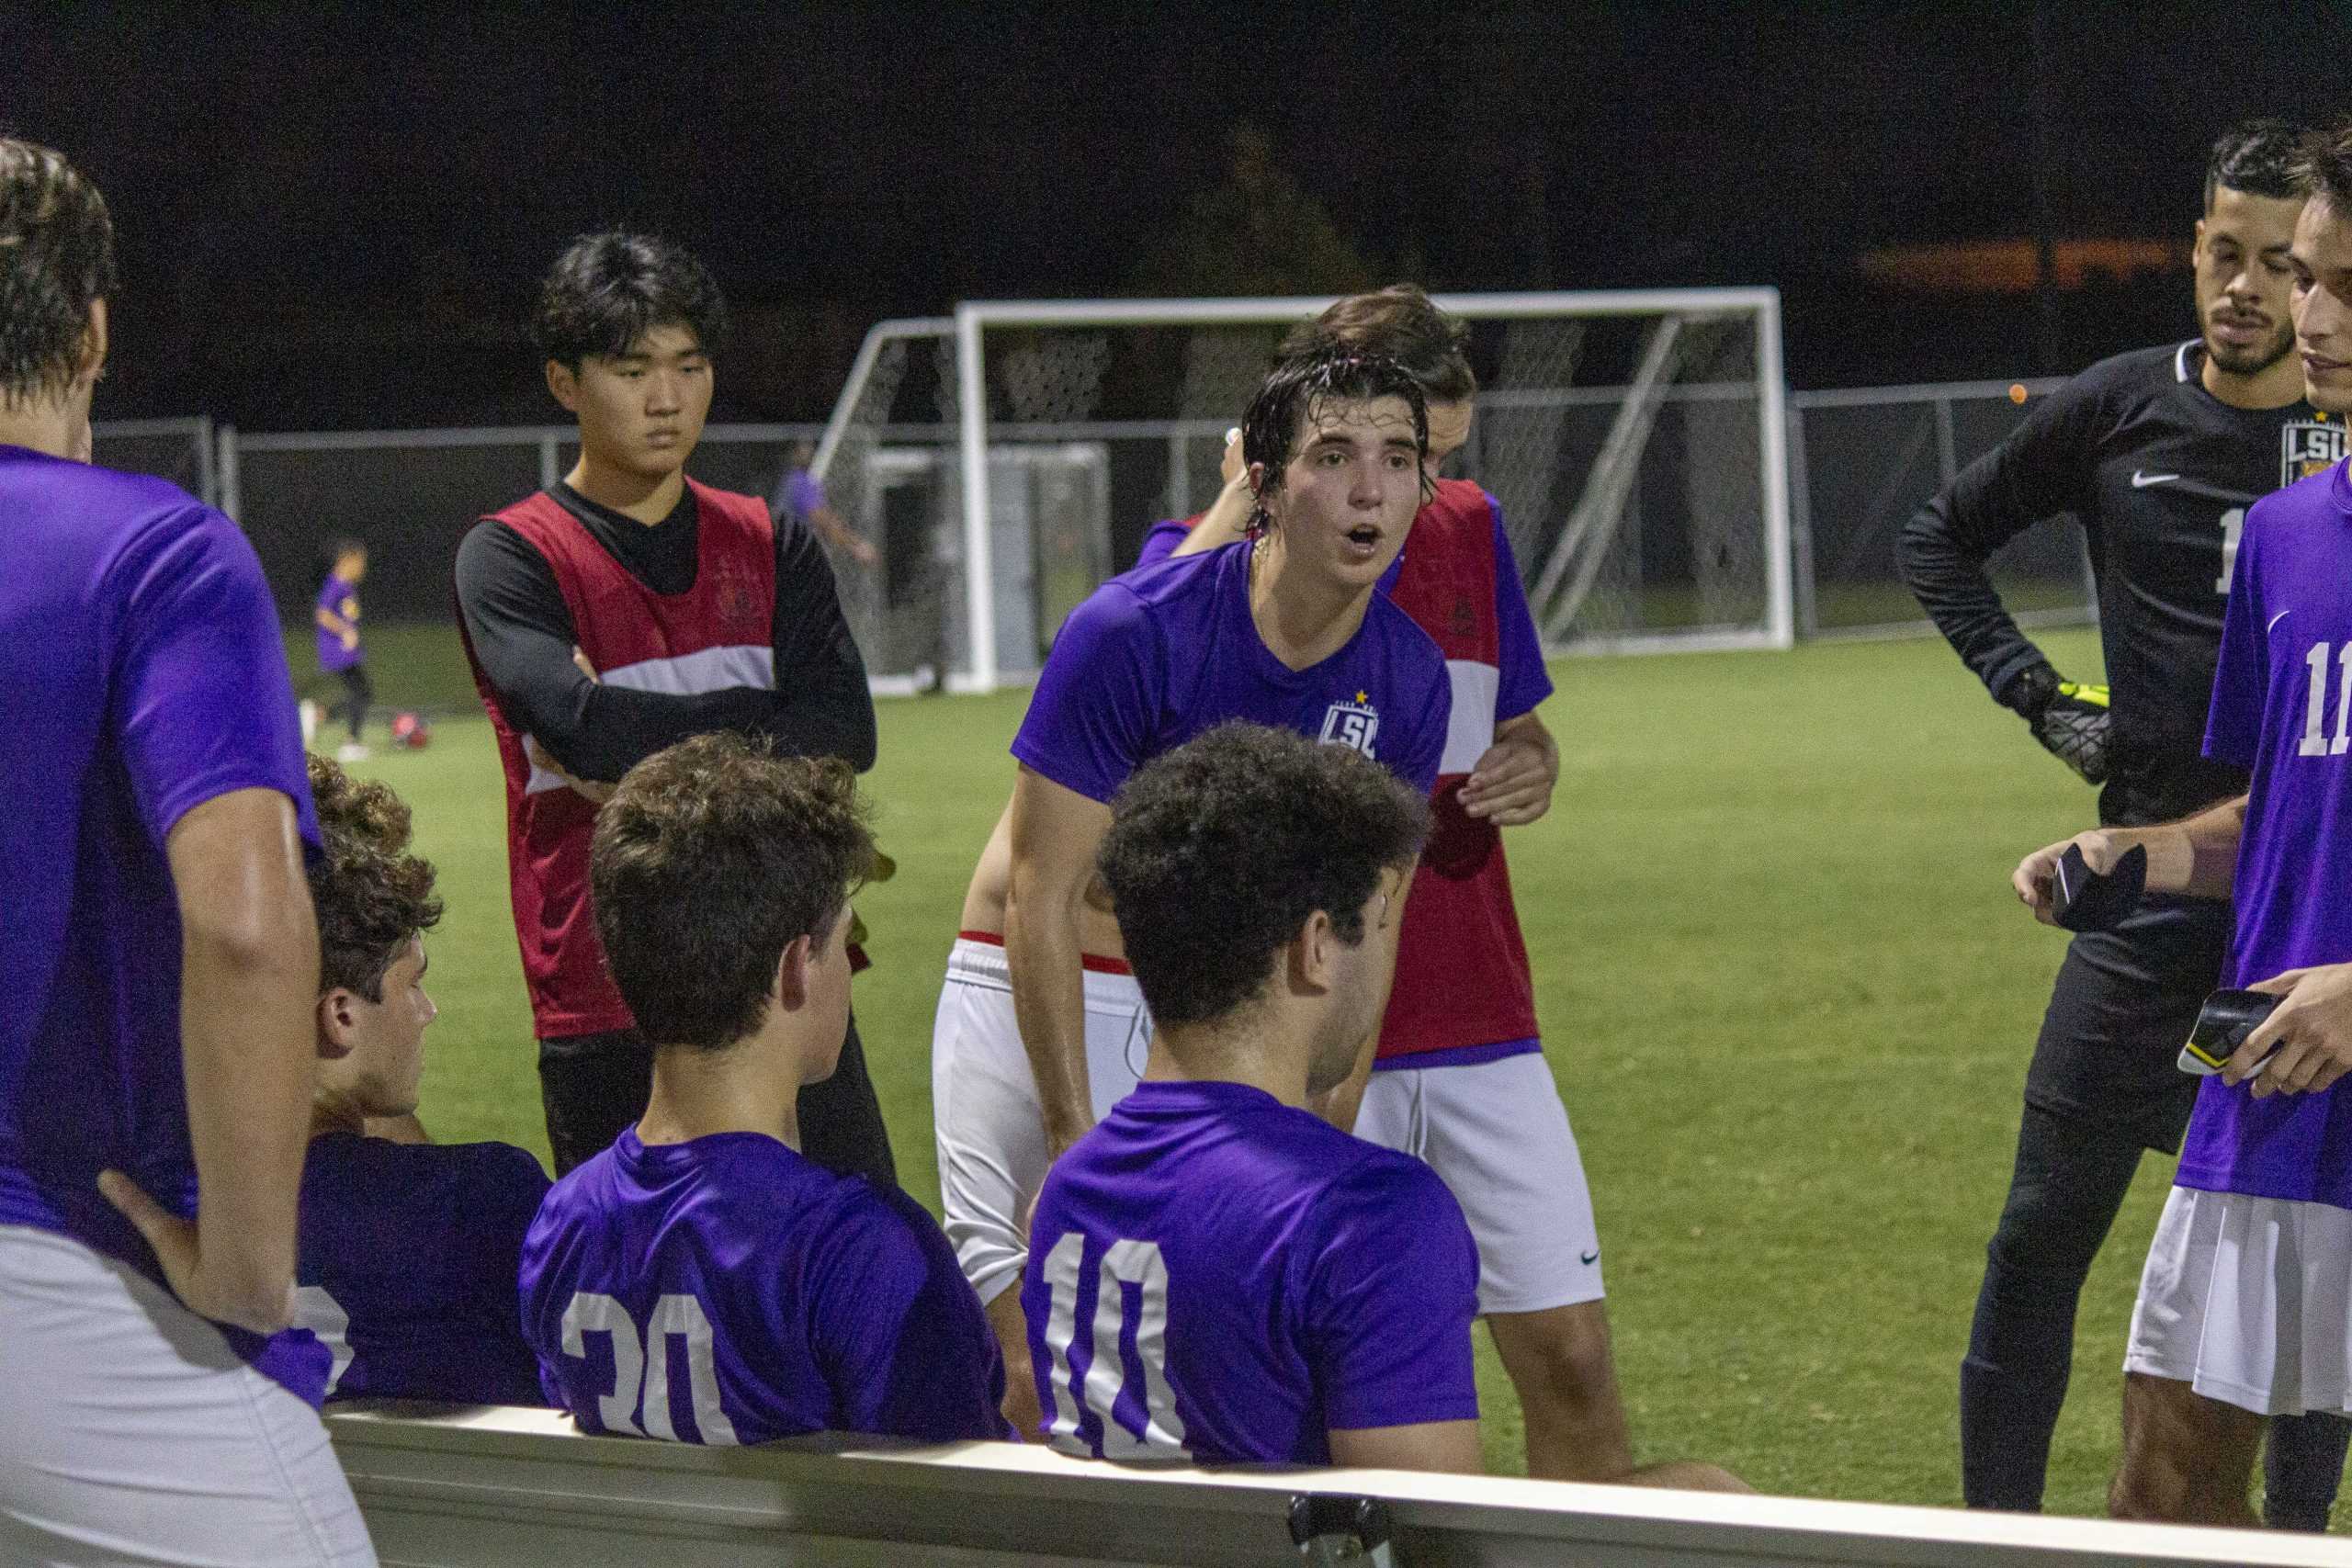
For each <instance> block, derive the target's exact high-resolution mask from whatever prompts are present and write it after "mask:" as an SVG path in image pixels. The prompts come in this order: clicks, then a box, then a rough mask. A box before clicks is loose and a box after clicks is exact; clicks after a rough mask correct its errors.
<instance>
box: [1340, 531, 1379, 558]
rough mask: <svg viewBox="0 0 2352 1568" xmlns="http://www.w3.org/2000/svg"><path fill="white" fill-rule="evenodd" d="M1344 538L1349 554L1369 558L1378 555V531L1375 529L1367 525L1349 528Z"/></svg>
mask: <svg viewBox="0 0 2352 1568" xmlns="http://www.w3.org/2000/svg"><path fill="white" fill-rule="evenodd" d="M1346 537H1347V541H1348V546H1349V550H1350V553H1351V554H1353V555H1356V556H1359V557H1369V556H1375V555H1378V554H1379V553H1380V530H1379V529H1377V528H1374V527H1371V526H1369V525H1367V526H1363V527H1358V528H1351V529H1349V530H1348V532H1347V536H1346Z"/></svg>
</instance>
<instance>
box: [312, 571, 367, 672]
mask: <svg viewBox="0 0 2352 1568" xmlns="http://www.w3.org/2000/svg"><path fill="white" fill-rule="evenodd" d="M319 608H320V609H322V610H324V611H325V612H326V613H327V614H328V615H334V616H338V617H340V618H341V619H342V620H344V621H345V622H346V623H347V624H349V626H351V629H352V630H354V631H357V630H358V629H359V585H358V584H357V583H356V582H350V581H345V579H343V578H340V577H336V576H334V574H332V573H330V574H328V577H327V580H326V581H325V582H324V583H323V584H322V585H321V586H320V588H319ZM311 618H312V619H313V620H315V619H317V617H316V616H312V617H311ZM318 633H319V668H320V669H321V670H323V671H326V672H327V673H328V674H330V675H334V674H339V673H341V672H342V671H345V670H348V669H350V668H351V667H352V666H353V665H355V664H356V663H358V662H359V659H360V652H359V649H358V648H357V647H356V646H354V647H351V648H345V647H344V646H343V638H342V637H339V636H337V635H336V634H335V633H334V632H331V631H329V630H327V628H326V627H324V626H321V627H319V628H318Z"/></svg>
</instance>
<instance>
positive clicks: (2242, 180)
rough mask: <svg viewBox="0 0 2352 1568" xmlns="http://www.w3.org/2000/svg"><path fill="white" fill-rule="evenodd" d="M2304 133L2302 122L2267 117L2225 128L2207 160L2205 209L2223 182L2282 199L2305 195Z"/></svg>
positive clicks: (2240, 122) (2234, 188)
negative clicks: (2300, 176) (2300, 159)
mask: <svg viewBox="0 0 2352 1568" xmlns="http://www.w3.org/2000/svg"><path fill="white" fill-rule="evenodd" d="M2304 134H2305V133H2304V131H2303V130H2302V128H2301V126H2295V125H2290V124H2288V123H2287V122H2286V121H2285V120H2283V119H2273V118H2267V117H2264V118H2256V119H2242V120H2240V121H2238V123H2237V124H2235V125H2233V126H2232V127H2230V128H2229V130H2225V131H2223V132H2222V134H2221V136H2220V138H2219V139H2218V140H2216V141H2214V143H2213V152H2212V155H2211V157H2209V158H2207V159H2206V160H2205V210H2206V211H2208V212H2211V211H2212V210H2213V195H2214V193H2215V192H2216V191H2218V190H2219V189H2221V187H2222V186H2229V188H2230V189H2232V190H2240V191H2244V192H2245V194H2246V195H2248V196H2267V197H2272V198H2274V199H2280V200H2283V199H2286V198H2289V197H2296V196H2300V195H2301V194H2302V187H2301V186H2300V185H2299V184H2298V183H2297V181H2296V177H2295V164H2296V155H2297V152H2298V150H2299V147H2300V144H2301V141H2302V139H2303V136H2304Z"/></svg>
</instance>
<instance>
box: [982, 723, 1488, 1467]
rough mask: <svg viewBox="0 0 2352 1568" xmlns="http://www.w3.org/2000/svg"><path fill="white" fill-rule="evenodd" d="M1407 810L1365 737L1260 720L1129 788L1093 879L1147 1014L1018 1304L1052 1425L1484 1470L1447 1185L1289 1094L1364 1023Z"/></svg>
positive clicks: (1133, 1450) (1344, 1056)
mask: <svg viewBox="0 0 2352 1568" xmlns="http://www.w3.org/2000/svg"><path fill="white" fill-rule="evenodd" d="M1428 826H1429V811H1428V808H1427V807H1426V806H1425V805H1424V804H1423V802H1422V800H1421V798H1420V796H1419V792H1418V791H1415V790H1412V789H1409V788H1408V787H1407V786H1405V785H1404V784H1400V783H1399V782H1398V781H1397V779H1396V777H1395V776H1394V775H1392V774H1390V773H1386V772H1385V771H1383V770H1382V769H1381V768H1379V767H1378V766H1377V765H1375V764H1374V763H1373V762H1371V761H1369V760H1367V759H1366V758H1364V757H1362V756H1360V755H1351V754H1349V750H1348V749H1347V748H1342V747H1324V746H1316V745H1313V744H1310V743H1309V742H1308V741H1307V740H1306V739H1305V738H1304V737H1301V736H1298V735H1295V734H1290V733H1286V732H1284V731H1282V730H1277V729H1272V728H1266V727H1264V726H1261V725H1252V724H1227V725H1221V726H1219V727H1217V728H1215V729H1212V730H1210V731H1209V732H1208V733H1207V734H1205V735H1203V736H1201V737H1199V738H1197V739H1193V740H1191V741H1188V742H1187V743H1185V744H1184V745H1182V746H1180V747H1178V748H1177V749H1176V750H1173V751H1170V752H1168V753H1166V754H1164V755H1162V756H1160V757H1158V758H1155V759H1154V760H1152V761H1148V762H1147V763H1145V764H1144V765H1143V766H1142V767H1140V768H1139V769H1137V770H1136V773H1135V774H1134V775H1133V776H1132V777H1131V778H1129V779H1128V780H1127V781H1126V783H1125V784H1124V785H1123V786H1122V787H1121V789H1120V791H1119V793H1118V795H1117V797H1116V799H1115V800H1114V803H1113V815H1112V820H1111V826H1110V830H1109V831H1108V832H1107V833H1106V834H1105V835H1104V836H1103V840H1102V851H1101V866H1102V874H1103V881H1104V883H1105V884H1106V885H1107V886H1108V887H1109V889H1110V893H1111V898H1112V902H1113V905H1114V908H1116V909H1117V911H1118V922H1119V931H1120V935H1121V937H1122V938H1123V939H1124V941H1125V951H1126V953H1127V958H1128V962H1129V963H1131V964H1133V965H1134V967H1135V972H1136V981H1137V983H1138V984H1139V985H1140V986H1141V987H1142V989H1143V993H1144V998H1145V1000H1146V1001H1147V1002H1148V1004H1149V1005H1150V1007H1151V1010H1152V1014H1153V1018H1154V1020H1155V1021H1156V1022H1157V1024H1158V1030H1157V1032H1156V1033H1155V1034H1154V1035H1153V1037H1152V1041H1151V1047H1150V1055H1149V1057H1148V1062H1147V1064H1146V1066H1145V1068H1144V1073H1143V1081H1142V1082H1141V1083H1139V1084H1137V1085H1136V1087H1135V1089H1134V1090H1133V1092H1131V1093H1129V1094H1128V1095H1127V1096H1126V1097H1125V1099H1123V1100H1120V1101H1119V1103H1118V1104H1117V1105H1116V1106H1115V1107H1114V1108H1113V1109H1112V1111H1111V1113H1110V1114H1109V1115H1108V1116H1106V1117H1104V1118H1103V1120H1102V1121H1101V1122H1098V1123H1096V1125H1095V1126H1094V1128H1093V1129H1092V1130H1091V1132H1089V1133H1088V1134H1086V1135H1085V1136H1084V1137H1082V1138H1080V1140H1079V1141H1078V1142H1077V1143H1076V1144H1075V1145H1072V1146H1071V1148H1070V1149H1069V1153H1068V1154H1067V1155H1065V1156H1063V1157H1062V1158H1061V1159H1060V1160H1059V1161H1057V1163H1056V1164H1055V1166H1054V1168H1053V1170H1052V1172H1051V1173H1050V1174H1049V1175H1047V1177H1046V1184H1045V1190H1044V1191H1043V1193H1042V1194H1041V1195H1040V1196H1039V1198H1038V1200H1037V1216H1036V1226H1035V1247H1034V1248H1033V1249H1032V1251H1031V1253H1030V1257H1029V1261H1028V1266H1027V1272H1026V1276H1025V1278H1024V1279H1023V1283H1022V1306H1023V1315H1024V1316H1025V1317H1026V1319H1027V1321H1028V1333H1029V1349H1030V1358H1031V1360H1032V1363H1033V1365H1034V1366H1035V1376H1036V1380H1037V1396H1038V1399H1039V1401H1040V1403H1041V1404H1043V1406H1044V1407H1045V1409H1046V1412H1047V1417H1048V1419H1047V1424H1046V1434H1047V1436H1048V1437H1049V1438H1050V1439H1051V1440H1052V1442H1053V1444H1054V1446H1055V1447H1057V1448H1059V1449H1063V1450H1069V1451H1073V1452H1078V1453H1082V1454H1091V1455H1092V1456H1094V1457H1096V1458H1106V1457H1107V1458H1112V1459H1131V1460H1181V1459H1192V1460H1196V1461H1201V1462H1203V1463H1208V1464H1236V1463H1246V1462H1250V1461H1257V1462H1272V1463H1285V1464H1345V1465H1377V1466H1381V1467H1384V1468H1391V1469H1399V1470H1438V1471H1476V1470H1477V1469H1478V1468H1479V1465H1480V1460H1479V1452H1478V1393H1477V1384H1476V1379H1475V1378H1474V1377H1473V1375H1472V1371H1471V1354H1470V1316H1471V1314H1472V1313H1473V1312H1474V1311H1475V1310H1476V1304H1477V1283H1478V1255H1477V1249H1476V1245H1475V1244H1474V1243H1473V1242H1472V1241H1471V1239H1470V1231H1469V1227H1468V1226H1467V1225H1466V1224H1464V1222H1463V1218H1462V1210H1461V1206H1460V1205H1459V1204H1457V1203H1456V1202H1455V1201H1453V1194H1451V1193H1450V1192H1448V1191H1447V1190H1446V1188H1445V1185H1444V1183H1443V1182H1442V1181H1440V1180H1439V1179H1438V1178H1437V1177H1436V1176H1435V1175H1434V1174H1433V1173H1432V1172H1431V1171H1430V1168H1429V1167H1428V1166H1426V1165H1424V1164H1422V1163H1421V1162H1420V1161H1419V1160H1417V1159H1413V1158H1411V1157H1409V1156H1405V1155H1400V1154H1397V1153H1396V1152H1395V1151H1393V1150H1389V1149H1383V1148H1378V1147H1375V1146H1374V1145H1370V1144H1367V1143H1364V1142H1363V1141H1362V1140H1361V1139H1357V1138H1351V1137H1350V1136H1349V1135H1348V1134H1345V1133H1343V1132H1340V1130H1339V1129H1337V1128H1335V1127H1332V1126H1330V1125H1329V1124H1328V1123H1327V1122H1323V1121H1322V1120H1320V1119H1318V1118H1317V1116H1315V1115H1314V1114H1313V1113H1311V1112H1310V1111H1308V1110H1307V1109H1306V1106H1307V1104H1308V1102H1309V1101H1310V1100H1313V1099H1314V1098H1315V1097H1317V1095H1321V1094H1327V1093H1329V1091H1330V1090H1331V1089H1335V1088H1336V1087H1338V1085H1339V1084H1340V1082H1341V1081H1343V1080H1344V1079H1345V1078H1346V1077H1347V1076H1348V1075H1349V1074H1350V1073H1351V1072H1352V1071H1354V1069H1355V1066H1356V1061H1357V1057H1358V1055H1359V1050H1360V1047H1361V1045H1362V1043H1363V1040H1364V1038H1365V1036H1366V1035H1367V1034H1369V1033H1371V1032H1373V1031H1374V1029H1375V1028H1376V1027H1377V1025H1378V1023H1379V1021H1380V1014H1381V1009H1382V1007H1383V1006H1384V1004H1385V1002H1386V1001H1387V998H1388V983H1389V977H1390V976H1391V974H1392V973H1393V972H1394V970H1395V967H1396V959H1397V930H1398V927H1399V926H1400V925H1401V923H1402V917H1403V908H1402V905H1403V902H1404V893H1405V884H1406V881H1407V879H1408V877H1409V876H1410V875H1411V874H1412V866H1413V862H1414V858H1415V856H1416V854H1417V853H1418V852H1419V848H1420V841H1421V838H1422V835H1423V834H1424V833H1425V832H1426V831H1427V830H1428ZM1131 1290H1132V1293H1130V1291H1131ZM1130 1342H1132V1344H1133V1345H1134V1347H1135V1349H1134V1356H1133V1360H1134V1363H1135V1365H1134V1366H1133V1367H1132V1369H1131V1367H1130V1364H1129V1362H1128V1359H1127V1358H1126V1357H1125V1355H1122V1354H1120V1353H1119V1348H1120V1347H1121V1346H1122V1345H1125V1344H1127V1343H1130ZM1112 1358H1115V1359H1116V1360H1117V1363H1118V1364H1117V1365H1115V1366H1113V1365H1110V1364H1109V1362H1108V1359H1112ZM1138 1374H1139V1375H1138Z"/></svg>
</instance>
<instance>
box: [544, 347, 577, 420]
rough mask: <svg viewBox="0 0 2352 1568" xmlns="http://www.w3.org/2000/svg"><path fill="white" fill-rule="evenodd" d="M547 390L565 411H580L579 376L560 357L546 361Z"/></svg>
mask: <svg viewBox="0 0 2352 1568" xmlns="http://www.w3.org/2000/svg"><path fill="white" fill-rule="evenodd" d="M548 394H549V395H550V396H552V397H553V398H554V399H555V400H556V401H557V402H559V403H561V404H562V405H563V412H566V413H578V412H580V377H579V375H578V373H577V372H575V371H574V370H573V369H572V368H571V366H569V365H566V364H565V363H564V362H563V361H562V360H560V359H550V360H548Z"/></svg>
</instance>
